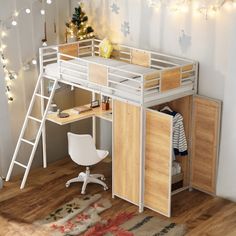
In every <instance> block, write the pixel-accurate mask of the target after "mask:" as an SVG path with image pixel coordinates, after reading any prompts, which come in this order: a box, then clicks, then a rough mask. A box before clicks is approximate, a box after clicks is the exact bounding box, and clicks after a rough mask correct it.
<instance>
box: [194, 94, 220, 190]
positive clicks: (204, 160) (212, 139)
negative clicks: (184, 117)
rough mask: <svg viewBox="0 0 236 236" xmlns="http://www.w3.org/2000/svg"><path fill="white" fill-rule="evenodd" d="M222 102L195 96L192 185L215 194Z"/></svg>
mask: <svg viewBox="0 0 236 236" xmlns="http://www.w3.org/2000/svg"><path fill="white" fill-rule="evenodd" d="M220 112H221V102H220V101H216V100H212V99H209V98H204V97H200V96H195V97H194V98H193V116H192V117H193V129H192V155H191V156H192V161H191V185H192V187H193V188H197V189H199V190H202V191H205V192H208V193H211V194H215V191H216V168H217V161H218V147H219V130H220Z"/></svg>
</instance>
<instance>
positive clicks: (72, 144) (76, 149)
mask: <svg viewBox="0 0 236 236" xmlns="http://www.w3.org/2000/svg"><path fill="white" fill-rule="evenodd" d="M67 136H68V152H69V155H70V157H71V159H72V160H73V161H74V162H75V163H77V164H78V165H82V166H90V165H94V164H96V163H98V162H99V161H101V159H100V158H99V157H98V154H97V150H96V147H95V144H94V141H93V138H92V136H91V135H89V134H83V135H80V134H73V133H71V132H68V133H67Z"/></svg>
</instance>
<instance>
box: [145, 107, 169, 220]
mask: <svg viewBox="0 0 236 236" xmlns="http://www.w3.org/2000/svg"><path fill="white" fill-rule="evenodd" d="M172 120H173V117H172V116H170V115H166V114H164V113H161V112H157V111H151V110H147V112H146V158H145V192H144V205H145V206H146V207H148V208H151V209H153V210H155V211H157V212H160V213H161V214H163V215H165V216H170V210H171V209H170V208H171V166H172Z"/></svg>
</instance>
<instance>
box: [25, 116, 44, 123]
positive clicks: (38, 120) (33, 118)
mask: <svg viewBox="0 0 236 236" xmlns="http://www.w3.org/2000/svg"><path fill="white" fill-rule="evenodd" d="M28 118H29V119H31V120H35V121H37V122H39V123H41V122H42V120H40V119H37V118H35V117H33V116H28Z"/></svg>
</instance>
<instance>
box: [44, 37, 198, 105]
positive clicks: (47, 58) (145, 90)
mask: <svg viewBox="0 0 236 236" xmlns="http://www.w3.org/2000/svg"><path fill="white" fill-rule="evenodd" d="M100 42H101V40H98V39H88V40H83V41H78V42H75V43H68V44H63V45H58V46H49V47H43V48H40V68H41V72H42V75H43V76H44V77H47V78H58V81H59V82H61V83H65V84H69V85H72V86H75V87H80V88H83V89H86V90H89V91H92V92H96V93H101V94H103V95H107V96H109V97H111V98H117V99H120V100H123V101H129V102H131V103H134V104H137V105H142V106H146V107H148V106H152V105H156V104H158V103H162V102H163V101H165V100H167V99H168V98H173V97H174V98H179V97H183V96H187V95H192V94H194V93H196V90H197V71H198V64H197V63H196V62H195V61H193V60H188V59H183V58H179V57H175V56H170V55H166V54H161V53H157V52H153V51H148V50H141V49H137V48H133V47H128V46H124V45H118V44H113V48H114V49H113V51H112V54H111V57H110V58H109V59H107V58H103V57H100V56H99V44H100Z"/></svg>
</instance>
